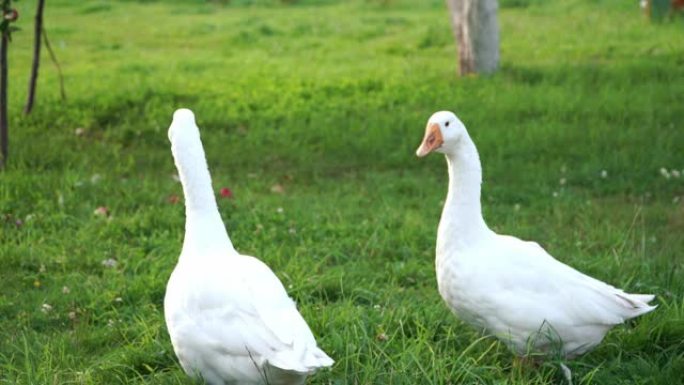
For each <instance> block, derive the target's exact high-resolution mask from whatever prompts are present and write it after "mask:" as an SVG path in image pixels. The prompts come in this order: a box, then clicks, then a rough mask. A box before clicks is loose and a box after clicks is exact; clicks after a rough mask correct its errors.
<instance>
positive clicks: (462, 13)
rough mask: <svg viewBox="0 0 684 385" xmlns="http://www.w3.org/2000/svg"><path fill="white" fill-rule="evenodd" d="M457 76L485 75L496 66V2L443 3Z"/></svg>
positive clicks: (451, 0) (449, 0) (458, 0)
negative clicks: (453, 44) (454, 48)
mask: <svg viewBox="0 0 684 385" xmlns="http://www.w3.org/2000/svg"><path fill="white" fill-rule="evenodd" d="M446 2H447V7H448V9H449V14H450V16H451V25H452V28H453V33H454V39H455V40H456V44H457V46H458V68H459V74H460V75H461V76H463V75H467V74H470V73H482V74H489V73H492V72H494V71H496V69H497V67H498V65H499V25H498V23H497V19H496V12H497V9H498V3H497V0H446Z"/></svg>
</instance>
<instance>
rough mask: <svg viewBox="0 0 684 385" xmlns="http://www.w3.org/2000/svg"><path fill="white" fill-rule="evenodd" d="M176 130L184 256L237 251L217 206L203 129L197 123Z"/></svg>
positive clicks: (174, 141) (173, 144) (173, 146)
mask: <svg viewBox="0 0 684 385" xmlns="http://www.w3.org/2000/svg"><path fill="white" fill-rule="evenodd" d="M174 120H175V119H174ZM175 123H176V122H174V123H173V124H175ZM172 127H173V125H172ZM173 129H174V130H175V132H174V135H173V136H171V152H172V153H173V158H174V161H175V163H176V168H177V169H178V174H179V176H180V180H181V183H182V185H183V193H184V195H185V239H184V241H183V252H182V253H181V255H187V254H192V255H195V254H199V255H215V254H216V253H215V251H222V250H225V251H234V250H235V249H234V248H233V244H232V243H231V241H230V238H229V237H228V233H227V232H226V228H225V226H224V224H223V221H222V220H221V214H220V213H219V211H218V206H217V205H216V198H215V196H214V192H213V189H212V186H211V176H210V175H209V168H208V166H207V160H206V158H205V155H204V148H203V147H202V141H201V140H200V137H199V130H198V129H197V127H196V126H194V122H192V126H187V127H184V125H183V126H182V125H179V126H177V127H173Z"/></svg>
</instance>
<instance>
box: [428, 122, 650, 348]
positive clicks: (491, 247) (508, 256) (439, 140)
mask: <svg viewBox="0 0 684 385" xmlns="http://www.w3.org/2000/svg"><path fill="white" fill-rule="evenodd" d="M431 152H438V153H442V154H444V155H445V156H446V161H447V166H448V171H449V188H448V193H447V198H446V201H445V202H444V208H443V211H442V218H441V220H440V222H439V227H438V230H437V247H436V263H435V264H436V271H437V283H438V288H439V293H440V295H441V296H442V298H443V299H444V301H445V302H446V304H447V306H448V307H449V308H450V309H451V310H452V311H453V312H454V313H456V315H458V316H459V317H460V318H461V319H462V320H464V321H465V322H466V323H469V324H471V325H473V326H475V327H477V328H480V329H481V330H484V331H485V332H486V333H488V334H491V335H494V336H496V337H498V338H499V339H500V340H501V341H503V342H504V343H505V344H506V345H508V347H509V348H511V350H513V352H514V353H516V354H517V355H520V356H530V355H538V354H539V355H542V356H543V355H546V354H559V355H560V356H562V357H565V358H572V357H575V356H577V355H579V354H582V353H585V352H587V351H589V350H590V349H592V348H594V347H595V346H596V345H598V344H599V343H600V342H601V340H602V339H603V337H604V336H605V334H606V333H607V332H608V330H609V329H610V328H612V327H613V326H615V325H618V324H622V323H623V322H624V321H625V320H628V319H630V318H633V317H636V316H639V315H641V314H644V313H648V312H650V311H652V310H653V309H655V306H651V305H649V304H648V302H650V301H651V300H653V298H654V296H653V295H650V294H628V293H625V292H624V291H622V290H620V289H617V288H615V287H613V286H610V285H608V284H606V283H604V282H601V281H599V280H597V279H594V278H592V277H590V276H588V275H585V274H583V273H581V272H579V271H577V270H575V269H573V268H572V267H570V266H568V265H565V264H563V263H562V262H559V261H558V260H556V259H554V258H553V257H552V256H551V255H549V254H548V253H547V252H546V251H545V250H544V249H543V248H542V247H541V246H539V244H537V243H534V242H528V241H523V240H520V239H518V238H515V237H512V236H507V235H499V234H496V233H495V232H493V231H492V230H490V229H489V227H488V226H487V224H486V223H485V220H484V219H483V217H482V210H481V203H480V187H481V186H480V185H481V183H482V167H481V164H480V158H479V155H478V152H477V149H476V148H475V144H474V143H473V141H472V139H471V138H470V136H469V135H468V131H467V130H466V128H465V126H464V125H463V123H462V122H461V121H460V120H459V119H458V118H457V117H456V115H454V114H453V113H452V112H448V111H440V112H437V113H435V114H433V115H432V116H431V117H430V119H429V120H428V123H427V127H426V130H425V135H424V138H423V141H422V143H421V145H420V147H419V148H418V150H417V152H416V155H418V156H419V157H423V156H426V155H428V154H429V153H431Z"/></svg>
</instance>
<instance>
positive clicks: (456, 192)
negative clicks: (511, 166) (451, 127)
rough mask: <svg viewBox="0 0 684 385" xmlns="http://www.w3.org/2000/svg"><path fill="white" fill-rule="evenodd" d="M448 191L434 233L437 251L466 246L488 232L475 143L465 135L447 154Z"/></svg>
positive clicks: (480, 171) (480, 168) (479, 165)
mask: <svg viewBox="0 0 684 385" xmlns="http://www.w3.org/2000/svg"><path fill="white" fill-rule="evenodd" d="M446 160H447V166H448V168H449V191H448V193H447V198H446V201H445V202H444V209H443V210H442V218H441V220H440V222H439V230H438V233H437V250H438V254H440V250H445V249H446V248H451V247H455V248H462V247H467V245H468V244H470V243H471V242H473V241H476V240H478V239H480V238H481V237H482V236H485V235H487V234H489V233H490V232H491V231H490V230H489V228H488V227H487V224H486V223H485V221H484V218H483V217H482V206H481V204H480V191H481V184H482V166H481V164H480V157H479V155H478V153H477V149H476V148H475V144H474V143H473V141H472V140H471V139H470V137H469V136H468V135H467V134H465V135H464V136H463V137H462V139H461V141H460V142H459V144H458V145H457V148H455V149H454V150H453V151H449V152H448V153H446Z"/></svg>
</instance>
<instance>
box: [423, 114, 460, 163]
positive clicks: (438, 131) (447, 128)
mask: <svg viewBox="0 0 684 385" xmlns="http://www.w3.org/2000/svg"><path fill="white" fill-rule="evenodd" d="M466 135H467V133H466V128H465V126H464V125H463V123H462V122H461V121H460V120H459V119H458V118H457V117H456V115H455V114H454V113H453V112H451V111H439V112H435V113H434V114H432V116H431V117H430V119H428V122H427V127H425V136H424V137H423V142H422V143H421V144H420V147H418V150H416V155H418V156H419V157H421V158H422V157H424V156H425V155H427V154H429V153H431V152H433V151H435V152H440V153H442V154H449V153H454V152H455V151H456V147H457V146H458V143H459V142H460V141H461V138H463V137H464V136H466Z"/></svg>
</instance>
